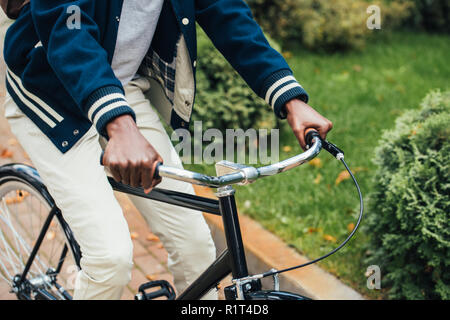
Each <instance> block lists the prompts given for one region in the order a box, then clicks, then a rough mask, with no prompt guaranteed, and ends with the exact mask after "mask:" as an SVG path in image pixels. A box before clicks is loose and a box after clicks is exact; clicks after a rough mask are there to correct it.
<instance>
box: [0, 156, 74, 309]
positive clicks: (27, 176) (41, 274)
mask: <svg viewBox="0 0 450 320" xmlns="http://www.w3.org/2000/svg"><path fill="white" fill-rule="evenodd" d="M13 208H14V210H13ZM51 210H57V211H55V212H58V213H56V214H55V215H54V216H53V219H52V221H51V222H49V224H48V230H47V231H46V233H45V235H44V237H43V238H42V239H43V240H42V244H41V246H40V247H39V250H38V251H37V253H36V256H35V258H34V259H33V262H32V264H31V267H30V270H29V272H28V274H27V276H26V281H24V282H21V285H20V286H18V285H17V283H18V282H17V280H18V279H19V278H20V276H21V275H22V273H23V271H24V269H25V265H26V263H27V261H28V258H29V256H30V253H31V252H32V250H33V247H34V242H36V239H37V237H38V235H39V233H40V232H41V229H42V226H43V221H45V220H47V218H48V216H49V214H50V212H51ZM80 258H81V254H80V252H79V247H78V244H77V243H76V241H75V239H74V238H73V235H72V232H71V230H70V228H69V227H68V225H67V223H66V222H65V221H64V219H63V218H62V215H61V213H60V212H59V210H58V209H57V207H56V204H55V202H54V200H53V198H52V197H51V195H50V193H49V192H48V190H47V188H46V187H45V185H44V183H43V181H42V180H41V178H40V176H39V174H38V173H37V171H36V170H35V169H34V168H32V167H30V166H27V165H23V164H8V165H5V166H2V167H0V281H6V282H7V284H9V287H10V289H11V291H12V292H13V293H15V295H16V297H17V298H18V299H21V300H34V299H46V300H67V299H70V298H71V293H72V291H73V288H74V287H75V278H76V274H77V273H78V270H79V260H80ZM50 280H51V281H50ZM61 280H62V281H63V282H62V281H61ZM25 284H26V285H25ZM6 287H7V286H6ZM1 288H5V285H4V286H2V287H1Z"/></svg>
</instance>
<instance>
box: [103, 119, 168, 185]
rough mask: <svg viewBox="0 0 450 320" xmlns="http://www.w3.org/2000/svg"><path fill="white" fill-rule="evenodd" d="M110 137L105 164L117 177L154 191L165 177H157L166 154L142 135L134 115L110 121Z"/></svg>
mask: <svg viewBox="0 0 450 320" xmlns="http://www.w3.org/2000/svg"><path fill="white" fill-rule="evenodd" d="M106 131H107V133H108V136H109V141H108V144H107V146H106V149H105V154H104V156H103V165H105V166H107V167H109V168H110V170H111V173H112V174H113V177H114V179H115V180H116V181H118V182H122V183H124V184H128V185H131V186H133V187H143V188H144V190H145V192H147V193H148V192H150V191H151V189H152V188H154V187H155V186H156V185H157V184H158V183H160V182H161V179H157V180H155V179H153V176H154V174H155V169H156V165H157V164H158V162H162V158H161V157H160V155H159V154H158V152H156V150H155V149H154V148H153V146H152V145H151V144H150V143H149V142H148V141H147V140H146V139H145V138H144V137H143V136H142V134H141V133H140V132H139V129H138V128H137V126H136V123H135V122H134V120H133V118H132V117H131V116H130V115H123V116H119V117H117V118H115V119H114V120H112V121H111V122H109V123H108V124H107V125H106Z"/></svg>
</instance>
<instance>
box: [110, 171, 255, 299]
mask: <svg viewBox="0 0 450 320" xmlns="http://www.w3.org/2000/svg"><path fill="white" fill-rule="evenodd" d="M109 182H110V184H111V186H112V187H113V189H114V190H116V191H119V192H124V193H128V194H132V195H135V196H139V197H143V198H147V199H151V200H155V201H161V202H164V203H168V204H172V205H175V206H179V207H185V208H189V209H194V210H199V211H203V212H206V213H211V214H215V215H220V216H222V221H223V225H224V231H225V239H226V241H227V249H226V250H225V251H223V252H222V254H220V255H219V257H218V258H217V259H216V260H215V261H214V262H213V263H212V264H211V265H210V266H209V267H208V269H206V270H205V271H204V272H203V273H202V274H201V275H200V276H199V277H198V278H197V280H196V281H194V282H193V283H192V284H191V285H190V286H189V287H188V288H187V289H186V290H185V291H184V292H182V293H181V294H180V295H179V296H178V297H177V299H178V300H197V299H200V298H201V297H202V296H203V295H205V294H206V293H207V292H208V291H209V290H211V289H213V288H215V287H216V286H217V285H218V284H219V282H220V281H221V280H222V279H223V278H225V277H226V276H227V275H228V274H230V273H231V274H232V276H233V279H239V278H244V277H247V276H248V270H247V262H246V259H245V252H244V245H243V242H242V235H241V231H240V226H239V217H238V213H237V209H236V201H235V198H234V190H233V189H232V188H231V187H228V188H227V190H226V191H225V192H218V193H217V194H216V195H217V196H218V197H219V200H214V199H209V198H204V197H199V196H195V195H191V194H186V193H181V192H176V191H169V190H164V189H157V188H156V189H153V190H152V192H150V193H149V194H146V193H145V192H144V191H143V190H142V189H139V188H133V187H130V186H128V185H125V184H122V183H119V182H116V181H115V180H114V179H113V178H109Z"/></svg>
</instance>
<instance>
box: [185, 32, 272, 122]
mask: <svg viewBox="0 0 450 320" xmlns="http://www.w3.org/2000/svg"><path fill="white" fill-rule="evenodd" d="M271 44H272V46H275V47H276V44H273V42H272V41H271ZM198 51H199V54H198V69H197V94H196V102H195V104H196V106H195V108H194V111H193V115H192V117H193V121H195V120H201V121H203V128H204V129H205V130H206V129H207V128H217V129H221V130H225V129H232V128H242V129H247V128H255V129H259V128H267V129H269V128H273V126H274V125H275V115H274V113H273V111H272V110H271V109H270V107H269V106H268V105H267V103H266V102H265V101H264V100H263V99H261V98H259V97H258V96H257V95H256V94H255V93H254V92H253V91H252V90H251V89H250V88H249V87H248V86H247V84H246V83H245V82H244V80H243V79H242V78H241V77H240V76H239V75H238V74H237V72H236V71H235V70H234V69H233V68H232V67H231V66H230V64H229V63H228V62H227V61H226V60H225V58H224V57H223V56H222V55H221V54H220V53H219V51H217V50H216V49H215V48H214V46H213V45H212V43H211V41H210V40H209V39H208V37H207V36H206V35H205V33H204V32H203V31H201V30H199V32H198Z"/></svg>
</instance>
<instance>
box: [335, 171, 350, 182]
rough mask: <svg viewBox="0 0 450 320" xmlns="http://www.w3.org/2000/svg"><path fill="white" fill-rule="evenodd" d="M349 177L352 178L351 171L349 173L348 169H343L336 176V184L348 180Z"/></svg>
mask: <svg viewBox="0 0 450 320" xmlns="http://www.w3.org/2000/svg"><path fill="white" fill-rule="evenodd" d="M349 178H350V173H348V171H347V170H344V171H341V172H340V173H339V175H338V177H337V178H336V181H335V184H336V185H338V184H339V183H341V182H342V181H344V180H347V179H349Z"/></svg>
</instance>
